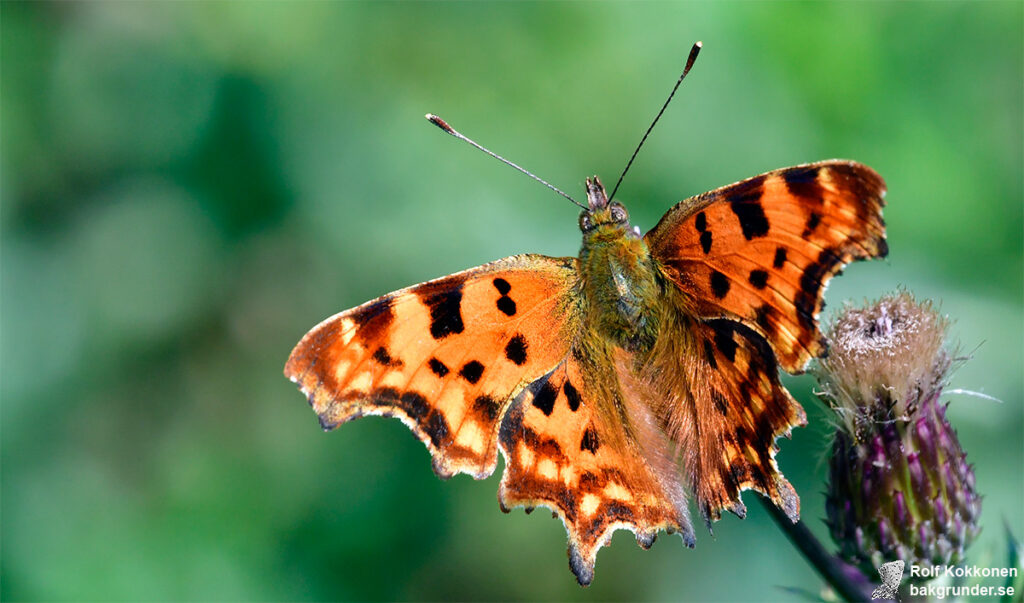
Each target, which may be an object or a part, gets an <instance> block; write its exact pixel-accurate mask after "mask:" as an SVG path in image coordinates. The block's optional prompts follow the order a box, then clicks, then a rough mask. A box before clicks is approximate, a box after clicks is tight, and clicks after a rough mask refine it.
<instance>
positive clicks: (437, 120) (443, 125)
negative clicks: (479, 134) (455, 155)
mask: <svg viewBox="0 0 1024 603" xmlns="http://www.w3.org/2000/svg"><path fill="white" fill-rule="evenodd" d="M427 119H428V120H430V123H432V124H434V125H435V126H437V127H438V128H441V129H442V130H444V131H445V132H448V133H449V134H451V135H452V136H454V137H455V138H458V139H459V140H462V141H465V142H468V143H469V144H471V145H473V146H474V147H476V148H478V149H480V150H481V151H483V152H484V153H487V154H488V155H490V156H491V157H494V158H495V159H497V160H498V161H500V162H502V163H504V164H505V165H509V166H512V167H514V168H515V169H517V170H519V171H520V172H522V173H524V174H526V175H527V176H529V177H530V178H533V179H534V180H536V181H537V182H540V183H541V184H543V185H544V186H546V187H548V188H550V189H551V190H553V191H555V192H556V193H558V194H559V195H562V196H563V197H565V198H566V199H568V200H569V201H572V202H573V203H575V204H576V205H579V206H580V207H582V208H583V209H587V206H586V205H583V204H581V203H579V202H578V201H576V200H575V199H573V198H572V197H570V196H569V195H567V194H565V193H563V192H562V191H561V190H559V189H558V188H556V187H555V186H553V185H552V184H550V183H548V181H546V180H544V179H542V178H539V177H537V176H534V175H533V173H531V172H529V171H527V170H525V169H523V168H521V167H519V166H518V165H516V164H514V163H512V162H511V161H509V160H508V159H505V158H504V157H502V156H501V155H498V154H497V153H492V152H491V151H489V150H487V149H485V148H483V147H482V146H480V145H478V144H477V143H475V142H473V141H472V140H470V139H468V138H466V137H465V136H463V135H462V134H459V133H458V132H457V131H456V130H455V128H453V127H451V126H449V125H448V122H446V121H445V120H443V119H441V118H440V117H438V116H436V115H434V114H433V113H427Z"/></svg>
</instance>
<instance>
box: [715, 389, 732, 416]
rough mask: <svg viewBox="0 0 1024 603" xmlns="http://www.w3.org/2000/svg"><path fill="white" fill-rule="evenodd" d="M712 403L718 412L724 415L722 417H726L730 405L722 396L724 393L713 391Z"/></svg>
mask: <svg viewBox="0 0 1024 603" xmlns="http://www.w3.org/2000/svg"><path fill="white" fill-rule="evenodd" d="M711 401H712V402H714V403H715V408H716V409H718V412H720V413H722V416H723V417H724V416H725V415H726V413H727V412H728V411H729V404H728V403H727V402H726V400H725V396H723V395H722V392H720V391H718V390H717V389H713V390H711Z"/></svg>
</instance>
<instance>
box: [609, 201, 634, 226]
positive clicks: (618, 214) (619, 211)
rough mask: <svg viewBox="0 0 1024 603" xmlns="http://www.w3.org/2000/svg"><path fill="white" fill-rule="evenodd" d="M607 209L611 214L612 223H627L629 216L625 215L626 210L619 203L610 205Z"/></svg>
mask: <svg viewBox="0 0 1024 603" xmlns="http://www.w3.org/2000/svg"><path fill="white" fill-rule="evenodd" d="M608 208H609V210H610V211H611V212H612V220H613V221H615V222H617V223H619V224H625V223H626V222H628V221H629V214H628V213H626V208H625V207H623V206H622V204H621V203H612V204H610V205H609V206H608Z"/></svg>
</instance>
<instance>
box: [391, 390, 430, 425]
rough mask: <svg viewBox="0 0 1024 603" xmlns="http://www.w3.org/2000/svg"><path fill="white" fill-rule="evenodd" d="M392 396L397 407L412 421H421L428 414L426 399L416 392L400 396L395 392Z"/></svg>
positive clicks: (428, 407)
mask: <svg viewBox="0 0 1024 603" xmlns="http://www.w3.org/2000/svg"><path fill="white" fill-rule="evenodd" d="M388 389H390V388H388ZM392 391H394V390H392ZM393 396H394V399H395V400H396V401H397V404H398V407H399V408H401V409H402V410H404V411H405V414H407V415H409V417H410V418H412V419H416V420H419V419H422V418H423V417H425V416H427V413H428V412H430V406H428V405H427V399H426V398H424V397H423V396H422V395H420V394H419V393H417V392H405V393H403V394H402V395H401V396H399V395H398V394H397V392H394V394H393ZM390 397H391V396H389V398H390Z"/></svg>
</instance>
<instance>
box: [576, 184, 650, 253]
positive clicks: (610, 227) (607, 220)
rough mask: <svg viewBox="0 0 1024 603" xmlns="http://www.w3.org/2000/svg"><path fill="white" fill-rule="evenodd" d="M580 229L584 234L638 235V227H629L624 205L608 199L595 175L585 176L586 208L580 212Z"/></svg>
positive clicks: (634, 236)
mask: <svg viewBox="0 0 1024 603" xmlns="http://www.w3.org/2000/svg"><path fill="white" fill-rule="evenodd" d="M580 230H581V231H583V234H584V235H585V236H593V235H597V236H601V235H605V236H622V235H623V234H625V235H626V236H629V237H633V238H639V236H640V233H639V230H638V229H636V228H630V226H629V212H627V211H626V208H625V206H623V205H622V204H621V203H619V202H618V201H611V202H609V201H608V194H607V193H605V190H604V186H602V185H601V180H600V179H599V178H598V177H597V176H594V177H593V178H587V209H584V210H583V211H582V212H580Z"/></svg>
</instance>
